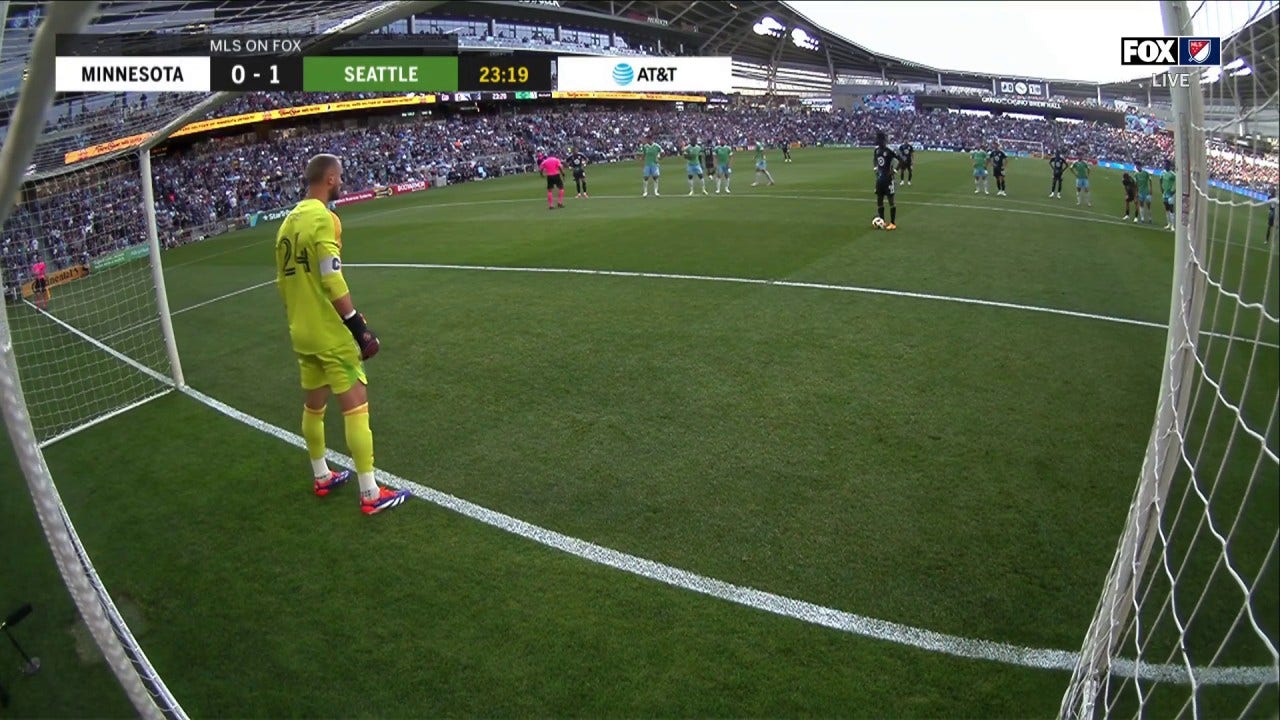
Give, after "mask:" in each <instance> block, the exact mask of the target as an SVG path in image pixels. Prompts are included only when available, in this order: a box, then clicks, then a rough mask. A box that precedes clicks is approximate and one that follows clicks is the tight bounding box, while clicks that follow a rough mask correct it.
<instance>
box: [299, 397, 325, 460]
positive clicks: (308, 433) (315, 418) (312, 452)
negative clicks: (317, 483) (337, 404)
mask: <svg viewBox="0 0 1280 720" xmlns="http://www.w3.org/2000/svg"><path fill="white" fill-rule="evenodd" d="M302 437H303V439H305V440H306V441H307V455H308V456H310V458H311V474H312V476H313V477H316V478H327V477H329V463H327V462H325V459H324V408H320V409H318V410H317V409H315V408H312V407H307V406H306V405H305V404H304V405H303V406H302Z"/></svg>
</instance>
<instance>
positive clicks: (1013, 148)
mask: <svg viewBox="0 0 1280 720" xmlns="http://www.w3.org/2000/svg"><path fill="white" fill-rule="evenodd" d="M999 142H1000V147H1001V148H1002V149H1003V150H1004V151H1005V152H1007V153H1009V154H1010V155H1014V156H1019V157H1044V143H1042V142H1040V141H1039V140H1015V139H1012V138H999Z"/></svg>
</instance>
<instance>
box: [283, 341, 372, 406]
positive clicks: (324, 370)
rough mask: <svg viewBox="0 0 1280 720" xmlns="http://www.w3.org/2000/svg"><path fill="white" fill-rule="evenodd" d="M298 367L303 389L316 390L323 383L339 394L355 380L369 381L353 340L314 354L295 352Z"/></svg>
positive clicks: (353, 383)
mask: <svg viewBox="0 0 1280 720" xmlns="http://www.w3.org/2000/svg"><path fill="white" fill-rule="evenodd" d="M298 369H299V370H300V371H301V372H302V389H303V390H317V389H319V388H322V387H325V386H326V385H327V386H328V387H329V389H330V390H332V391H333V393H334V394H335V395H341V394H342V393H344V392H346V391H348V390H350V389H351V388H352V386H353V385H355V384H356V383H360V384H361V385H368V384H369V378H367V377H365V374H364V364H363V363H362V362H361V361H360V350H359V348H357V347H356V344H355V343H350V344H348V345H345V346H343V347H337V348H334V349H332V350H327V351H325V352H322V353H316V354H314V355H303V354H302V353H298Z"/></svg>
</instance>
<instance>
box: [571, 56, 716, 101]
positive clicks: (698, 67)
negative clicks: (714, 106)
mask: <svg viewBox="0 0 1280 720" xmlns="http://www.w3.org/2000/svg"><path fill="white" fill-rule="evenodd" d="M556 65H557V68H558V73H559V81H558V82H557V83H556V85H557V87H556V89H557V90H560V91H565V92H589V91H593V90H595V91H607V90H627V91H639V92H645V91H648V92H725V93H727V92H732V90H733V58H730V57H662V58H646V57H626V58H617V57H581V56H569V55H561V56H560V57H559V58H557V60H556Z"/></svg>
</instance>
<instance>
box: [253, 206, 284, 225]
mask: <svg viewBox="0 0 1280 720" xmlns="http://www.w3.org/2000/svg"><path fill="white" fill-rule="evenodd" d="M292 210H293V208H292V207H282V208H276V209H275V210H259V211H258V212H254V213H249V214H248V215H246V216H245V217H246V219H248V221H249V227H258V223H260V222H274V221H276V220H283V219H284V216H285V215H288V214H289V212H290V211H292Z"/></svg>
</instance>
